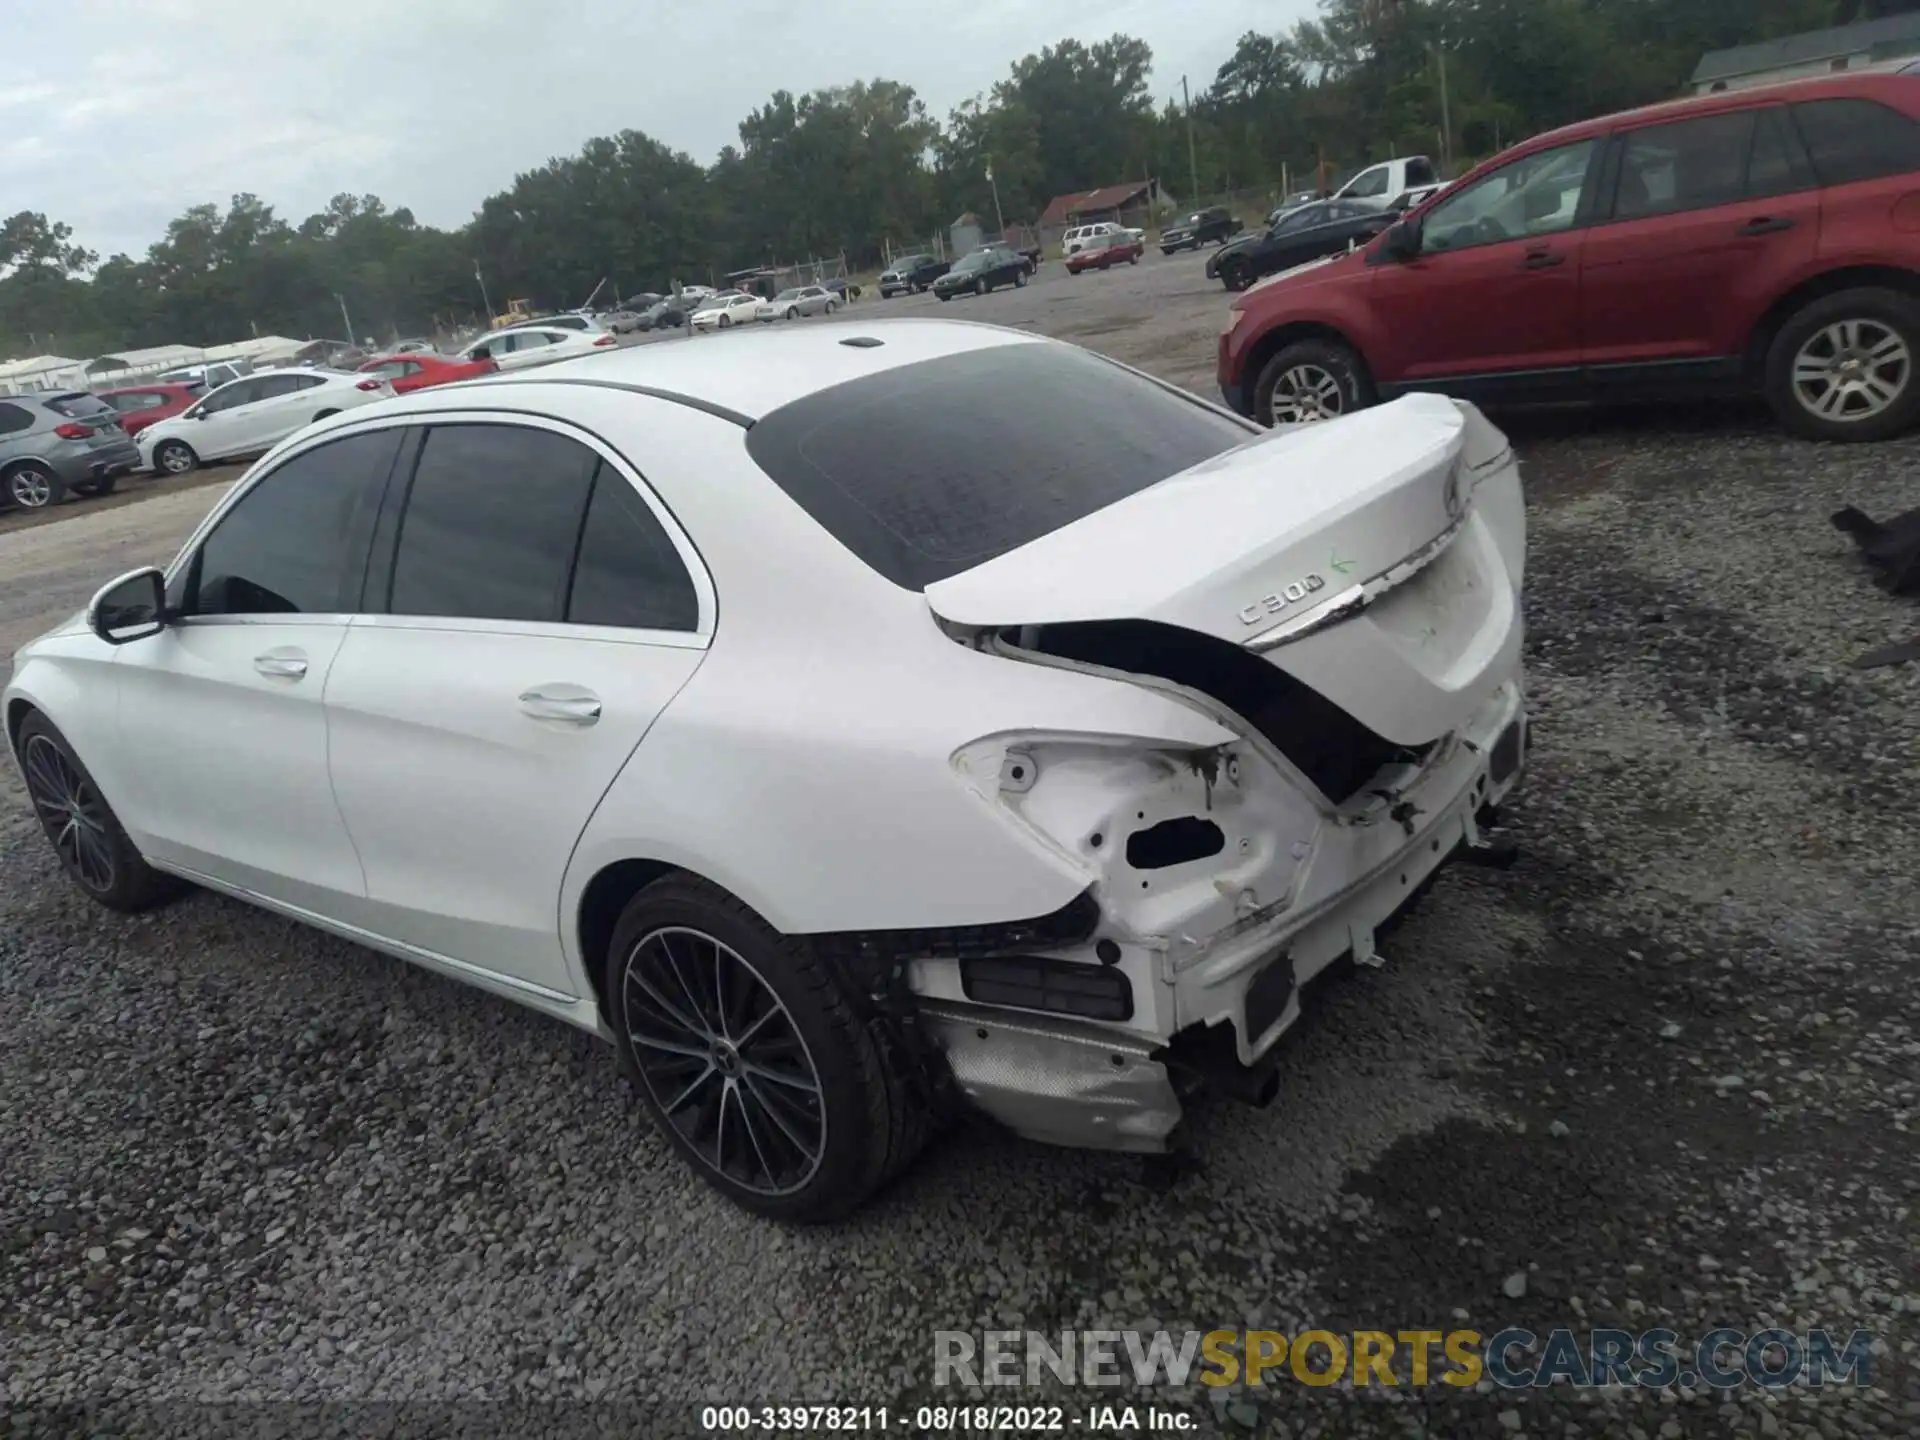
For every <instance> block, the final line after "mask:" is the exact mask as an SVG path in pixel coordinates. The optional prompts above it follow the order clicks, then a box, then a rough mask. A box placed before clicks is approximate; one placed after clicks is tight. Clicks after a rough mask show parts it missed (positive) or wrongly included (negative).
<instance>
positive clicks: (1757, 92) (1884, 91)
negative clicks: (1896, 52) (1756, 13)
mask: <svg viewBox="0 0 1920 1440" xmlns="http://www.w3.org/2000/svg"><path fill="white" fill-rule="evenodd" d="M1913 85H1914V77H1913V76H1911V75H1903V74H1899V73H1897V72H1893V71H1860V72H1855V73H1850V74H1849V73H1842V74H1828V75H1811V76H1803V77H1800V78H1797V79H1791V80H1776V81H1773V82H1772V83H1770V84H1766V85H1750V86H1746V87H1743V88H1741V89H1738V90H1719V91H1715V92H1713V93H1712V94H1708V95H1687V96H1683V97H1682V98H1680V99H1678V100H1663V101H1661V102H1660V103H1658V104H1655V105H1643V106H1641V107H1639V108H1638V109H1634V110H1616V111H1615V112H1614V113H1613V114H1611V115H1598V116H1595V117H1594V118H1593V119H1591V120H1580V121H1577V122H1575V123H1574V124H1572V125H1563V126H1561V128H1560V129H1558V130H1549V131H1547V132H1545V133H1544V134H1540V135H1535V136H1532V137H1531V138H1530V139H1527V140H1524V141H1522V142H1521V143H1520V144H1518V145H1515V146H1513V147H1512V148H1511V149H1509V150H1505V151H1502V152H1501V153H1500V154H1499V155H1496V156H1495V157H1494V160H1506V159H1511V158H1513V157H1515V156H1517V155H1521V154H1524V153H1526V152H1529V151H1535V150H1547V149H1552V148H1553V147H1554V146H1557V145H1570V144H1572V143H1574V142H1575V141H1579V140H1591V139H1595V138H1597V137H1599V136H1601V135H1605V134H1608V133H1609V132H1611V131H1614V130H1618V129H1621V128H1623V127H1637V126H1641V125H1650V124H1659V123H1661V122H1664V121H1670V120H1685V119H1688V118H1690V117H1692V116H1695V115H1713V114H1717V113H1719V112H1722V111H1726V110H1745V109H1748V108H1750V107H1752V106H1755V105H1778V104H1784V103H1786V102H1789V101H1793V102H1803V101H1807V100H1838V99H1886V100H1891V99H1893V98H1894V97H1896V96H1906V97H1911V96H1912V95H1913V94H1914V89H1913ZM1487 163H1489V164H1491V163H1493V162H1492V161H1489V162H1487Z"/></svg>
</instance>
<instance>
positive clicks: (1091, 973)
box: [960, 955, 1133, 1021]
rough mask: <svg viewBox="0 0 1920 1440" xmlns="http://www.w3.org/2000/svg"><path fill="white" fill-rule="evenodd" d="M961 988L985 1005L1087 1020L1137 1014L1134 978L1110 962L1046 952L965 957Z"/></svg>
mask: <svg viewBox="0 0 1920 1440" xmlns="http://www.w3.org/2000/svg"><path fill="white" fill-rule="evenodd" d="M960 989H961V990H962V991H963V992H964V993H965V995H966V997H967V999H969V1000H972V1001H974V1002H975V1003H976V1004H980V1005H1006V1006H1011V1007H1012V1008H1014V1009H1018V1010H1039V1011H1044V1012H1045V1013H1047V1014H1050V1015H1078V1016H1080V1017H1081V1018H1083V1019H1086V1020H1109V1021H1124V1020H1131V1019H1132V1018H1133V982H1132V981H1131V980H1129V979H1127V973H1126V971H1124V970H1121V969H1118V968H1117V967H1114V966H1111V965H1093V964H1087V963H1085V962H1081V961H1073V960H1056V959H1050V958H1049V957H1047V956H1044V955H982V956H974V957H971V958H969V959H965V960H962V961H961V962H960Z"/></svg>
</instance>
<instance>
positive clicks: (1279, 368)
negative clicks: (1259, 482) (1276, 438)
mask: <svg viewBox="0 0 1920 1440" xmlns="http://www.w3.org/2000/svg"><path fill="white" fill-rule="evenodd" d="M1373 402H1374V389H1373V381H1372V379H1371V377H1369V376H1368V374H1367V368H1366V366H1365V365H1364V364H1363V363H1362V362H1361V359H1360V357H1359V356H1358V355H1356V354H1354V352H1353V351H1352V350H1350V349H1348V348H1347V347H1346V346H1345V345H1342V344H1340V343H1339V342H1338V341H1334V340H1300V341H1296V342H1295V343H1293V344H1292V345H1288V346H1286V347H1284V348H1283V349H1282V350H1281V351H1280V353H1279V354H1277V355H1275V356H1274V357H1273V358H1272V359H1271V360H1269V361H1268V362H1267V363H1266V365H1265V367H1264V368H1263V369H1262V370H1261V371H1260V378H1259V380H1258V381H1256V382H1255V384H1254V392H1253V417H1254V419H1256V420H1258V421H1259V422H1260V423H1261V424H1262V425H1310V424H1315V423H1317V422H1319V421H1322V420H1337V419H1339V418H1340V417H1341V416H1342V415H1348V414H1351V413H1352V412H1354V411H1355V410H1363V409H1365V408H1366V407H1367V406H1369V405H1371V404H1373Z"/></svg>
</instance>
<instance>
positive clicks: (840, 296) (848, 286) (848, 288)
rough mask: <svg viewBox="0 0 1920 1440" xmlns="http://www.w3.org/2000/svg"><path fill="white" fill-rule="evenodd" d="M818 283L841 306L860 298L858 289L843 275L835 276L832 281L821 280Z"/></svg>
mask: <svg viewBox="0 0 1920 1440" xmlns="http://www.w3.org/2000/svg"><path fill="white" fill-rule="evenodd" d="M820 283H821V284H822V285H823V286H825V287H826V288H827V289H829V290H831V291H832V292H833V298H834V299H835V300H836V301H837V302H839V303H840V304H842V305H844V304H846V303H847V301H849V300H858V299H859V298H860V287H859V286H858V285H856V284H854V283H853V282H852V281H851V280H849V279H848V278H847V277H846V276H844V275H835V276H834V277H833V278H832V279H830V280H822V281H821V282H820Z"/></svg>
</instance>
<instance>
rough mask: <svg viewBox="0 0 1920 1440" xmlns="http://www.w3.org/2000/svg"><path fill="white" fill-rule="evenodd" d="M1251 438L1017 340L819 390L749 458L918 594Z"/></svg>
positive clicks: (1161, 393)
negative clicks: (987, 437) (983, 439)
mask: <svg viewBox="0 0 1920 1440" xmlns="http://www.w3.org/2000/svg"><path fill="white" fill-rule="evenodd" d="M983 434H990V435H991V436H992V443H991V444H982V443H981V436H982V435H983ZM1252 438H1253V434H1252V432H1250V431H1249V430H1248V429H1247V428H1245V427H1244V426H1242V425H1240V424H1239V423H1238V422H1236V421H1234V420H1231V419H1229V418H1227V417H1226V416H1224V415H1221V414H1219V413H1218V412H1217V411H1214V410H1211V409H1208V408H1207V407H1205V406H1203V405H1201V404H1199V403H1198V402H1196V401H1193V400H1190V399H1187V398H1185V397H1183V396H1181V395H1179V394H1178V393H1176V392H1173V391H1170V390H1166V389H1163V388H1162V387H1160V386H1159V385H1156V384H1154V383H1153V382H1152V381H1150V380H1147V379H1145V378H1143V377H1141V376H1138V375H1134V374H1133V373H1131V372H1130V371H1127V370H1123V369H1121V368H1120V367H1119V366H1117V365H1114V364H1112V363H1111V362H1109V361H1107V360H1103V359H1101V358H1100V357H1098V356H1096V355H1093V354H1091V353H1089V352H1087V351H1083V350H1079V349H1075V348H1073V347H1070V346H1064V345H1054V344H1046V343H1020V344H1009V345H996V346H993V347H991V348H988V349H984V350H974V351H968V352H966V353H964V354H959V355H949V356H945V357H942V358H940V359H937V360H923V361H920V362H918V363H916V364H912V365H903V366H900V367H899V368H897V369H893V370H887V371H883V372H881V373H879V374H877V375H869V376H866V377H864V378H862V379H859V380H849V381H846V382H843V383H842V384H839V385H834V386H831V387H829V388H827V389H825V390H821V391H818V392H816V393H814V394H812V395H809V396H807V397H805V398H804V399H801V400H796V401H794V402H793V403H792V404H789V405H783V406H781V407H780V408H779V409H777V410H774V411H771V412H770V413H768V414H767V415H765V416H763V417H762V418H761V419H760V420H759V421H758V422H757V423H755V424H754V426H753V427H752V428H751V429H750V430H748V431H747V452H748V454H750V455H751V456H752V457H753V459H754V460H755V462H756V463H757V464H758V465H759V466H760V468H761V469H762V470H764V471H765V472H766V473H767V474H768V475H769V476H770V477H772V479H773V482H774V483H775V484H776V485H778V486H779V487H780V488H781V489H782V490H783V491H785V492H786V493H787V494H788V495H789V496H790V497H792V499H793V500H794V501H796V502H797V503H798V504H799V505H800V506H801V508H802V509H804V510H805V511H806V512H807V513H808V514H809V515H811V516H812V517H813V519H814V520H815V521H816V522H817V523H818V524H819V525H820V526H821V527H822V528H823V529H825V530H826V531H827V532H828V533H829V534H831V535H832V536H833V537H834V538H835V539H837V540H838V541H839V542H840V543H841V544H842V545H844V546H846V547H847V549H849V550H851V551H852V552H853V553H854V554H855V555H857V556H858V557H859V558H860V559H862V560H863V561H865V562H866V563H867V564H868V565H869V566H871V567H872V568H873V569H874V570H876V571H878V572H879V573H880V574H881V575H883V576H885V577H886V578H887V579H889V580H891V581H892V582H893V583H894V584H896V585H900V586H903V587H904V588H906V589H909V590H923V589H925V588H926V587H927V586H929V585H931V584H934V583H935V582H937V581H940V580H944V579H946V578H947V577H948V576H950V575H957V574H959V573H960V572H961V571H963V570H969V569H972V568H973V567H974V566H976V565H979V564H982V563H984V562H985V561H988V560H991V559H993V558H994V557H995V556H996V555H1001V554H1004V553H1005V552H1007V551H1009V550H1012V549H1015V548H1017V547H1018V546H1021V545H1024V544H1026V543H1027V542H1028V541H1030V540H1037V539H1039V538H1040V537H1041V536H1042V535H1046V534H1049V533H1051V532H1052V531H1054V530H1057V529H1059V528H1060V527H1061V526H1063V525H1068V524H1071V523H1072V522H1074V521H1075V520H1078V519H1081V518H1082V517H1083V516H1086V515H1090V514H1092V513H1093V512H1094V511H1096V510H1100V509H1103V508H1105V507H1106V506H1108V505H1111V504H1113V503H1114V502H1115V501H1117V500H1122V499H1125V498H1126V497H1127V496H1128V495H1132V494H1134V493H1135V492H1136V491H1140V490H1144V489H1145V488H1146V487H1147V486H1149V485H1152V484H1155V483H1157V482H1158V481H1161V480H1164V479H1166V478H1167V477H1168V476H1170V475H1175V474H1178V473H1179V472H1180V471H1182V470H1186V469H1188V468H1190V467H1191V466H1194V465H1197V464H1199V463H1200V462H1201V461H1202V460H1206V459H1209V458H1211V457H1212V456H1215V455H1218V454H1220V453H1221V452H1222V451H1225V450H1230V449H1232V448H1233V447H1234V446H1236V445H1240V444H1244V443H1245V442H1246V441H1248V440H1250V439H1252Z"/></svg>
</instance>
